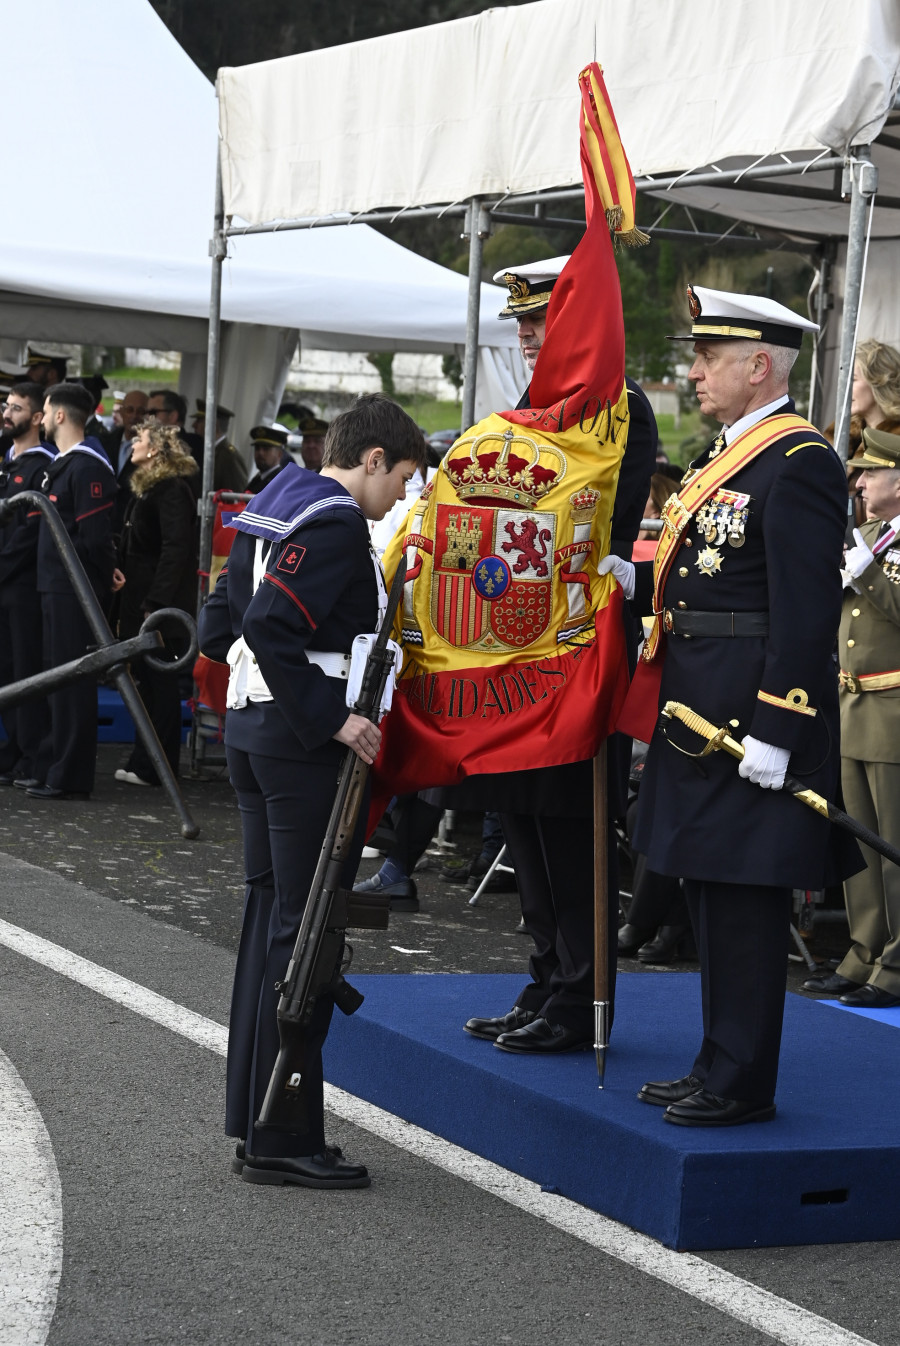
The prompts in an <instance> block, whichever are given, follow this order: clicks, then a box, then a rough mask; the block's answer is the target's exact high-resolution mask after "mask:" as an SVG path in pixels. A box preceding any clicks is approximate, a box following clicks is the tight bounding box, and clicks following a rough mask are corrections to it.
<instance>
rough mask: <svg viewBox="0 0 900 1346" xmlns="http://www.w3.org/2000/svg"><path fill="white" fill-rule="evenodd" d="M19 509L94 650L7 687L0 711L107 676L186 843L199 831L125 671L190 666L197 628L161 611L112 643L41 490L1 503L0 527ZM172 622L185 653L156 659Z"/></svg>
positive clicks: (184, 617) (0, 694)
mask: <svg viewBox="0 0 900 1346" xmlns="http://www.w3.org/2000/svg"><path fill="white" fill-rule="evenodd" d="M22 505H27V506H28V507H29V508H30V509H38V510H40V512H41V514H42V516H43V518H44V522H45V523H46V525H47V527H48V528H49V530H50V534H51V536H52V538H53V541H54V543H55V544H56V547H57V550H58V551H59V554H60V556H61V558H62V562H63V565H64V566H65V569H66V574H67V576H68V578H69V582H70V583H71V585H72V589H73V590H74V592H75V597H76V598H77V599H78V602H79V603H80V604H81V608H82V611H83V612H84V615H85V618H86V620H87V623H88V626H89V627H90V629H91V634H92V635H93V637H94V640H95V641H96V648H95V649H93V650H91V651H89V653H87V654H83V655H82V656H81V658H80V659H73V660H71V662H70V663H68V664H60V665H59V667H58V668H48V669H46V670H45V671H44V672H43V673H35V674H34V675H33V676H32V677H30V678H23V679H22V680H21V681H20V682H11V683H9V684H7V686H6V687H0V712H2V711H3V710H5V709H6V707H7V706H14V705H17V704H18V703H19V702H20V701H29V700H31V699H32V698H34V697H41V696H47V694H48V693H49V692H55V691H56V690H57V688H59V687H63V686H65V685H66V684H67V683H70V682H77V681H78V680H79V679H81V678H98V677H100V676H101V675H102V674H107V675H109V676H110V677H111V679H112V681H113V682H114V683H115V686H116V690H117V691H118V693H119V695H120V696H121V698H122V700H123V702H124V703H125V706H126V708H127V710H128V712H129V714H130V715H131V718H132V720H134V727H135V730H136V732H137V733H138V734H139V735H140V737H141V740H142V742H143V744H144V747H145V748H146V749H147V754H148V756H149V758H150V760H151V762H152V763H153V766H154V768H155V770H156V773H157V775H158V776H159V779H160V782H161V784H162V786H163V788H164V789H165V791H166V793H167V794H168V796H169V798H170V799H171V801H172V804H173V805H174V808H175V811H176V813H177V814H178V817H179V819H180V820H181V835H182V836H183V837H187V838H194V837H196V836H199V834H200V828H199V827H198V826H197V824H196V823H195V822H194V820H193V818H192V817H191V815H190V813H189V812H188V809H187V805H186V804H185V802H184V800H183V798H182V797H181V791H180V790H179V788H178V782H177V781H176V779H175V777H174V776H173V774H172V768H171V767H170V765H169V761H168V758H167V757H166V755H165V753H164V752H163V749H162V744H161V743H160V741H159V739H158V737H157V734H156V730H155V729H154V728H153V724H152V721H151V719H150V716H149V715H148V714H147V710H146V707H145V706H144V703H143V701H142V700H141V697H140V693H139V692H138V689H137V687H136V686H135V684H134V679H133V678H132V676H131V672H130V670H129V668H128V662H129V660H131V659H138V658H143V659H144V660H145V661H146V662H147V663H148V664H149V665H150V666H151V667H152V668H154V669H156V670H158V671H159V672H161V673H172V674H176V673H179V672H180V671H181V670H182V669H183V668H189V667H191V666H192V665H193V662H194V660H195V659H196V657H197V627H196V625H195V624H194V621H193V619H192V618H191V617H189V616H188V614H187V613H186V612H182V611H181V610H180V608H160V609H159V610H158V611H157V612H152V613H151V614H150V616H149V617H148V618H147V620H146V621H145V622H144V624H143V626H142V627H141V629H140V631H139V633H138V634H137V635H136V636H133V637H132V638H131V639H130V640H114V639H113V633H112V631H111V630H110V627H109V623H108V622H107V620H106V617H105V615H104V612H103V609H102V607H101V606H100V603H99V600H98V598H97V595H96V594H95V593H94V590H93V588H92V587H91V582H90V580H89V579H88V577H87V575H86V574H85V570H84V567H83V566H82V564H81V561H80V560H79V558H78V554H77V552H76V551H75V547H74V545H73V543H72V539H71V538H70V537H69V535H68V533H67V532H66V529H65V526H64V524H63V522H62V520H61V519H60V517H59V514H58V513H57V511H56V509H55V507H54V506H53V504H52V502H51V501H50V500H48V498H47V497H46V496H45V495H42V494H41V492H40V491H20V492H19V494H18V495H13V496H10V497H9V498H8V499H7V500H3V501H0V524H3V523H5V522H6V521H7V519H8V518H9V516H10V515H11V514H12V513H13V511H14V510H16V509H18V508H19V507H20V506H22ZM175 623H177V624H178V625H180V626H181V627H183V628H184V630H185V632H186V633H187V637H188V648H187V650H186V651H185V652H184V653H183V654H180V655H179V656H178V658H177V659H161V658H160V657H159V655H160V653H161V651H162V650H163V649H164V648H165V646H164V642H163V638H162V635H161V634H160V630H159V628H160V627H161V626H162V625H164V624H165V625H166V626H167V627H168V628H170V629H171V626H172V625H173V624H175Z"/></svg>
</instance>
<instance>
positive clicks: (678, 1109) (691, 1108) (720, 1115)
mask: <svg viewBox="0 0 900 1346" xmlns="http://www.w3.org/2000/svg"><path fill="white" fill-rule="evenodd" d="M774 1117H775V1104H774V1103H743V1102H741V1101H740V1100H738V1099H736V1098H720V1097H719V1095H718V1094H710V1093H708V1092H707V1091H706V1089H699V1090H698V1091H697V1093H695V1094H690V1095H689V1097H687V1098H683V1099H682V1100H681V1102H680V1103H670V1104H669V1106H668V1107H667V1108H666V1110H665V1112H664V1113H663V1121H666V1122H674V1123H675V1125H676V1126H741V1125H743V1123H744V1122H771V1121H772V1120H773V1118H774Z"/></svg>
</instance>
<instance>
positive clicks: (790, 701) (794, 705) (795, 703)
mask: <svg viewBox="0 0 900 1346" xmlns="http://www.w3.org/2000/svg"><path fill="white" fill-rule="evenodd" d="M756 695H757V698H758V700H760V701H765V703H766V705H768V706H777V707H778V708H779V710H795V711H796V712H797V714H798V715H815V713H816V712H815V710H814V709H813V708H812V706H808V705H807V704H806V693H805V692H800V693H799V694H798V691H797V690H796V689H795V690H794V691H793V692H788V694H787V696H772V695H771V694H770V693H769V692H757V693H756ZM801 697H802V700H801Z"/></svg>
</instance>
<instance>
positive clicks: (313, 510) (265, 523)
mask: <svg viewBox="0 0 900 1346" xmlns="http://www.w3.org/2000/svg"><path fill="white" fill-rule="evenodd" d="M336 505H344V506H349V507H350V508H351V509H355V510H359V505H358V504H357V503H356V501H355V500H352V499H348V498H347V496H345V495H332V496H327V497H326V498H325V499H324V500H317V501H315V503H314V504H312V505H307V507H306V509H304V510H301V512H300V513H299V514H297V515H295V517H294V518H293V519H289V520H288V521H287V522H285V521H284V520H283V519H273V518H270V517H269V516H268V515H267V514H254V513H252V512H251V511H250V510H249V509H245V510H243V511H242V513H241V514H238V515H236V516H235V521H237V520H238V519H245V520H247V521H248V522H249V523H252V524H256V526H257V527H258V528H270V529H271V530H272V532H273V533H275V532H277V533H281V534H282V535H284V536H287V534H288V533H292V532H293V531H294V529H295V528H299V527H300V525H301V524H302V523H305V522H306V520H307V519H308V518H310V516H311V515H313V514H319V513H321V511H322V510H323V509H333V508H334V506H336ZM359 512H360V513H362V511H361V510H360V511H359Z"/></svg>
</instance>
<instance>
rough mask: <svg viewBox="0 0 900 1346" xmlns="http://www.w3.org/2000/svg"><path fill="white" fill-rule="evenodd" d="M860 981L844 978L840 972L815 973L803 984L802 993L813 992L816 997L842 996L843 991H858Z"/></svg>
mask: <svg viewBox="0 0 900 1346" xmlns="http://www.w3.org/2000/svg"><path fill="white" fill-rule="evenodd" d="M859 989H860V984H859V982H858V981H851V980H850V978H849V977H842V976H841V974H840V973H839V972H814V973H813V974H812V976H811V977H807V978H806V981H805V982H802V983H801V986H800V990H801V991H812V992H814V993H815V994H816V995H840V994H841V993H842V992H843V991H858V990H859Z"/></svg>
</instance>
